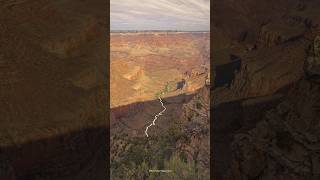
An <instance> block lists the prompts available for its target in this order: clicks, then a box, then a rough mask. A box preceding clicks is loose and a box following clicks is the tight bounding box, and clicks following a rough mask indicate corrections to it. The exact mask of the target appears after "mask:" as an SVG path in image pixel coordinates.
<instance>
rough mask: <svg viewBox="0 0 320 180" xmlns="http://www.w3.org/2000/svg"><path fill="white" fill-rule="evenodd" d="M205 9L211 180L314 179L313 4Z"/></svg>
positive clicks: (316, 41)
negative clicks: (209, 24) (209, 36)
mask: <svg viewBox="0 0 320 180" xmlns="http://www.w3.org/2000/svg"><path fill="white" fill-rule="evenodd" d="M231 2H232V3H231ZM213 7H214V8H213V12H214V13H213V28H212V33H213V34H215V35H216V36H215V37H216V38H215V40H214V41H213V46H212V51H213V52H212V54H213V57H212V59H213V61H212V64H213V66H214V67H213V72H214V74H213V75H214V80H213V81H214V83H212V85H213V89H212V90H211V94H212V96H211V98H212V99H211V113H212V115H211V116H212V117H213V121H211V125H212V126H211V127H213V129H212V132H213V134H212V138H213V139H212V141H211V142H212V143H213V144H214V145H213V149H212V151H211V152H212V154H211V158H212V162H213V168H212V171H213V173H212V174H213V179H219V180H220V179H228V180H233V179H234V180H245V179H263V180H268V179H270V180H271V179H283V180H289V179H290V180H291V179H297V180H298V179H299V180H300V179H301V180H302V179H319V177H320V176H319V169H320V167H319V162H320V161H319V157H318V155H317V154H318V153H319V149H318V146H319V133H318V132H317V130H316V129H317V128H318V127H319V123H320V122H319V118H318V117H319V95H320V93H319V92H320V91H319V78H320V77H319V69H318V68H319V64H318V63H319V62H320V61H319V59H318V58H317V57H318V56H319V55H317V54H318V51H319V50H318V49H319V48H318V46H319V35H320V33H319V32H320V31H319V26H320V21H319V20H320V16H319V14H318V13H316V12H317V11H319V8H320V3H319V2H318V1H313V0H309V1H299V0H294V1H287V0H281V1H263V2H259V3H257V2H256V1H253V0H247V1H214V2H213Z"/></svg>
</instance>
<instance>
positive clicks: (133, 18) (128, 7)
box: [110, 0, 210, 31]
mask: <svg viewBox="0 0 320 180" xmlns="http://www.w3.org/2000/svg"><path fill="white" fill-rule="evenodd" d="M110 6H111V7H110V25H111V27H110V29H111V31H210V1H209V0H111V1H110Z"/></svg>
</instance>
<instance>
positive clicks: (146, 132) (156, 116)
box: [145, 96, 167, 137]
mask: <svg viewBox="0 0 320 180" xmlns="http://www.w3.org/2000/svg"><path fill="white" fill-rule="evenodd" d="M159 101H160V103H161V106H162V107H163V110H162V111H161V112H159V113H158V114H157V115H155V116H154V119H153V121H152V123H151V124H150V125H149V126H147V127H146V130H145V134H146V136H147V137H149V135H148V129H149V127H151V126H155V125H156V120H157V119H158V117H159V116H161V115H162V113H163V112H165V111H166V109H167V108H166V107H165V106H164V105H163V102H162V99H161V97H160V96H159Z"/></svg>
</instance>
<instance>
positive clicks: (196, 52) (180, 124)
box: [110, 31, 210, 179]
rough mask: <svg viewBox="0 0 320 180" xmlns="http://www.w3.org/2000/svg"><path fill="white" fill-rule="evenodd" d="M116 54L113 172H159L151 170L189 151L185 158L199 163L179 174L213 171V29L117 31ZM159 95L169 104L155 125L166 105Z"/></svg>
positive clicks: (112, 82)
mask: <svg viewBox="0 0 320 180" xmlns="http://www.w3.org/2000/svg"><path fill="white" fill-rule="evenodd" d="M110 53H111V59H110V73H111V74H110V97H111V99H110V108H111V109H110V138H111V141H110V144H111V145H110V157H111V162H112V163H111V178H112V179H121V178H129V177H135V178H136V179H141V178H142V177H143V176H145V177H149V178H152V177H153V175H152V174H150V173H148V170H149V169H152V168H154V167H157V166H158V167H161V166H166V165H167V166H168V163H170V162H171V160H172V157H176V156H178V157H180V156H181V155H182V154H183V155H184V157H185V158H186V159H185V160H186V161H185V162H184V161H183V163H187V164H189V165H191V164H193V163H194V162H199V163H198V164H197V165H196V166H195V168H194V169H193V170H192V171H191V172H184V173H187V174H184V175H183V174H179V173H180V172H179V171H185V170H183V168H180V169H182V170H175V171H174V172H173V173H172V174H175V175H178V177H179V178H187V177H195V176H194V175H196V177H199V178H200V177H202V176H207V177H208V176H209V172H210V171H209V169H210V168H209V164H210V163H209V156H208V154H209V151H210V144H209V139H210V138H209V125H210V122H209V101H210V98H209V89H210V88H209V87H210V33H209V32H169V31H168V32H166V31H163V32H161V31H160V32H139V31H138V32H112V33H111V35H110ZM158 97H161V102H162V103H163V105H164V106H165V108H166V109H165V112H163V113H162V115H161V116H158V117H157V122H156V124H155V125H154V126H150V124H151V123H152V120H153V119H154V116H155V115H156V114H158V113H159V112H162V111H163V109H164V108H163V106H161V104H160V103H159V98H158ZM146 127H148V137H147V136H146V134H145V129H146ZM194 129H200V131H196V132H194V131H193V130H194ZM195 134H196V135H195ZM200 135H201V136H203V137H205V138H200ZM173 139H174V140H173ZM189 140H191V142H189ZM140 142H143V144H140ZM156 147H157V148H158V149H157V148H156ZM140 148H141V149H140ZM137 149H139V151H138V150H137ZM138 152H140V153H138ZM154 154H157V155H156V156H155V155H154ZM198 154H199V155H198ZM176 160H178V161H179V160H180V158H178V159H176ZM200 160H201V161H204V162H205V163H202V164H201V163H200ZM143 163H145V164H144V165H143ZM132 165H135V166H136V167H139V168H136V167H134V166H132ZM140 167H141V168H146V167H149V169H140ZM167 168H169V167H167ZM125 169H128V171H132V174H130V173H129V172H128V173H123V171H124V170H125ZM198 169H202V171H203V173H202V175H201V174H199V172H200V171H198ZM204 172H205V173H204ZM172 176H173V175H172ZM158 178H160V177H158ZM168 178H169V179H170V178H172V177H171V176H170V174H169V175H163V176H162V177H161V178H160V179H168Z"/></svg>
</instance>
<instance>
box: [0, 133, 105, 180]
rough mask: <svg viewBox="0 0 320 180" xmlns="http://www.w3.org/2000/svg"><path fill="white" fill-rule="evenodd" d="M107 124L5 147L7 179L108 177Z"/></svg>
mask: <svg viewBox="0 0 320 180" xmlns="http://www.w3.org/2000/svg"><path fill="white" fill-rule="evenodd" d="M108 133H109V132H108V129H107V128H106V127H96V128H86V129H81V130H78V131H75V132H70V133H68V134H62V135H59V136H57V137H52V138H48V139H41V140H36V141H32V142H28V143H26V144H19V145H18V144H17V145H16V146H10V147H1V148H0V155H1V156H0V157H1V158H2V159H1V161H0V162H1V169H0V170H1V172H0V173H1V174H0V175H1V176H2V178H5V179H7V180H33V179H39V180H40V179H46V180H49V179H50V180H51V179H54V180H56V179H75V180H78V179H79V180H82V179H83V180H87V179H96V180H99V179H101V180H105V179H107V167H108V166H107V164H108V161H107V146H106V145H107V144H106V141H107V134H108Z"/></svg>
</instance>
